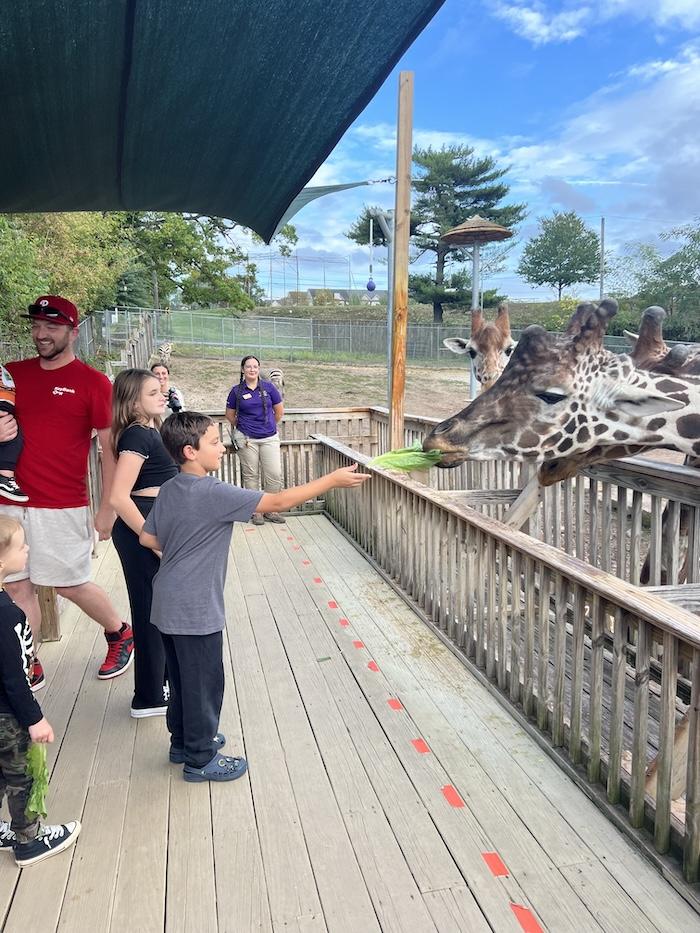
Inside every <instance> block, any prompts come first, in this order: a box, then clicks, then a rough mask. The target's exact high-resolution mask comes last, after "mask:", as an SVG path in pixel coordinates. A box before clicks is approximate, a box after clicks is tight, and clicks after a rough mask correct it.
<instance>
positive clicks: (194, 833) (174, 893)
mask: <svg viewBox="0 0 700 933" xmlns="http://www.w3.org/2000/svg"><path fill="white" fill-rule="evenodd" d="M173 770H174V769H173ZM178 771H179V769H178ZM176 774H177V777H176V776H175V775H176ZM230 789H231V790H233V788H230ZM235 792H238V793H240V788H236V790H235V791H234V793H235ZM221 867H222V869H223V865H222V866H221ZM216 891H217V885H216V880H215V872H214V851H213V844H212V814H211V801H210V799H209V785H208V784H205V785H204V786H199V785H197V784H188V783H187V782H186V781H183V780H182V777H181V775H180V774H178V773H177V772H174V774H173V779H172V782H171V785H170V823H169V826H168V868H167V888H166V901H165V930H166V933H189V931H191V930H196V931H197V933H200V931H201V933H216V931H217V930H218V928H219V927H218V923H217V915H216V909H215V906H214V905H215V904H216Z"/></svg>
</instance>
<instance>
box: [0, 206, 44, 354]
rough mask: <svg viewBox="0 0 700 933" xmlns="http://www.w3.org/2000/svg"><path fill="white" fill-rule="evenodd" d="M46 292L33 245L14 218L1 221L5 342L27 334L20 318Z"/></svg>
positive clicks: (0, 317) (0, 308)
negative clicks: (29, 305)
mask: <svg viewBox="0 0 700 933" xmlns="http://www.w3.org/2000/svg"><path fill="white" fill-rule="evenodd" d="M47 288H48V278H47V276H46V275H45V274H44V273H42V271H41V269H40V266H39V258H38V255H37V250H36V249H35V247H34V244H33V243H32V241H31V240H30V239H29V238H28V237H27V236H26V235H25V233H24V231H23V230H22V229H21V227H20V226H19V225H18V224H17V223H16V221H15V220H14V219H13V218H11V217H0V331H1V332H2V336H3V337H4V338H11V339H12V338H19V337H20V336H21V335H23V334H25V333H26V326H25V324H26V322H25V321H22V320H21V318H20V315H21V314H24V313H26V307H27V305H28V304H30V303H31V302H32V301H33V300H34V299H35V298H36V297H37V295H40V294H42V292H45V291H47Z"/></svg>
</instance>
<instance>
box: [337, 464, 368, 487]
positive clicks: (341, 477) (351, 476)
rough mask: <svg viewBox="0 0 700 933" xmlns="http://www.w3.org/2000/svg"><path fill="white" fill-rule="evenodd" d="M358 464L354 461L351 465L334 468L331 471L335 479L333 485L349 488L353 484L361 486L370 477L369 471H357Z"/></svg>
mask: <svg viewBox="0 0 700 933" xmlns="http://www.w3.org/2000/svg"><path fill="white" fill-rule="evenodd" d="M356 470H357V464H356V463H353V464H352V466H349V467H341V468H340V469H339V470H334V471H333V472H332V473H331V477H332V479H333V485H334V486H335V488H336V489H338V488H340V489H343V488H347V487H352V486H361V485H362V484H363V483H364V482H365V480H368V479H370V474H369V473H357V472H355V471H356Z"/></svg>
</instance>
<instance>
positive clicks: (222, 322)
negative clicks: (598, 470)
mask: <svg viewBox="0 0 700 933" xmlns="http://www.w3.org/2000/svg"><path fill="white" fill-rule="evenodd" d="M144 310H147V309H140V308H139V309H136V308H116V309H111V310H109V311H104V312H100V313H96V314H94V315H93V316H92V317H93V319H94V322H95V334H96V336H97V339H98V341H101V343H102V346H103V347H104V349H105V351H106V352H107V354H108V355H110V356H114V355H115V353H118V352H119V351H120V350H122V349H123V348H124V346H125V344H126V343H127V341H128V339H129V336H130V334H132V333H133V332H134V331H135V330H136V329H137V328H138V326H139V321H140V320H141V316H142V314H143V311H144ZM152 317H153V327H154V332H153V340H154V343H155V345H156V346H157V345H158V344H160V343H164V342H168V343H172V344H173V347H174V352H175V353H176V355H178V356H198V357H201V358H203V359H223V360H236V359H239V358H240V357H241V356H242V355H244V354H245V353H246V352H250V353H260V354H262V355H264V356H265V357H267V358H268V359H269V358H274V359H277V360H289V361H294V360H297V359H299V360H303V359H317V360H323V361H330V362H335V361H338V362H350V361H363V362H368V363H371V362H376V363H384V362H385V361H386V359H387V351H388V345H389V344H388V329H387V325H386V323H384V322H377V321H369V322H360V321H345V322H339V321H321V320H314V319H313V318H293V317H289V318H284V317H232V316H230V315H228V316H225V315H217V314H207V313H206V312H204V313H202V312H195V311H167V312H166V311H152ZM467 334H468V328H467V327H464V326H460V325H454V324H452V325H444V324H409V325H408V331H407V342H406V358H407V359H408V360H409V361H412V362H415V363H420V362H424V363H426V364H430V363H439V364H441V365H442V364H444V365H456V366H464V357H463V356H458V355H456V354H454V353H451V352H450V351H449V350H448V349H446V348H445V346H444V345H443V340H445V338H447V337H461V336H466V335H467ZM513 336H514V337H515V338H516V339H517V337H518V331H513ZM606 346H607V347H608V348H609V349H611V350H613V351H614V352H617V353H623V352H625V351H626V350H627V349H628V348H629V345H628V343H627V341H626V340H625V338H624V337H607V338H606Z"/></svg>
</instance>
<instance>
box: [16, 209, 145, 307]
mask: <svg viewBox="0 0 700 933" xmlns="http://www.w3.org/2000/svg"><path fill="white" fill-rule="evenodd" d="M13 222H14V223H15V224H16V225H17V227H18V229H20V230H21V231H22V233H23V234H24V236H25V237H26V238H27V239H28V240H29V241H30V243H31V244H32V247H33V250H34V254H35V257H36V263H37V270H38V272H39V274H40V275H42V276H43V277H44V278H45V280H46V287H47V288H48V290H49V292H50V293H51V294H57V295H66V296H67V297H68V298H70V299H71V301H74V302H75V304H76V305H77V306H78V308H80V310H81V311H83V312H86V311H89V310H93V309H94V308H103V307H105V305H108V304H114V295H115V292H116V288H117V284H118V282H119V279H120V278H121V276H122V275H123V274H124V273H125V272H126V270H127V269H128V268H129V267H130V265H131V264H132V263H133V262H134V256H135V254H134V250H133V248H132V246H131V244H130V243H129V241H128V240H126V239H125V238H124V237H123V235H122V229H121V224H120V221H119V215H116V214H101V213H97V212H87V211H78V212H75V213H67V214H15V215H13Z"/></svg>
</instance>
